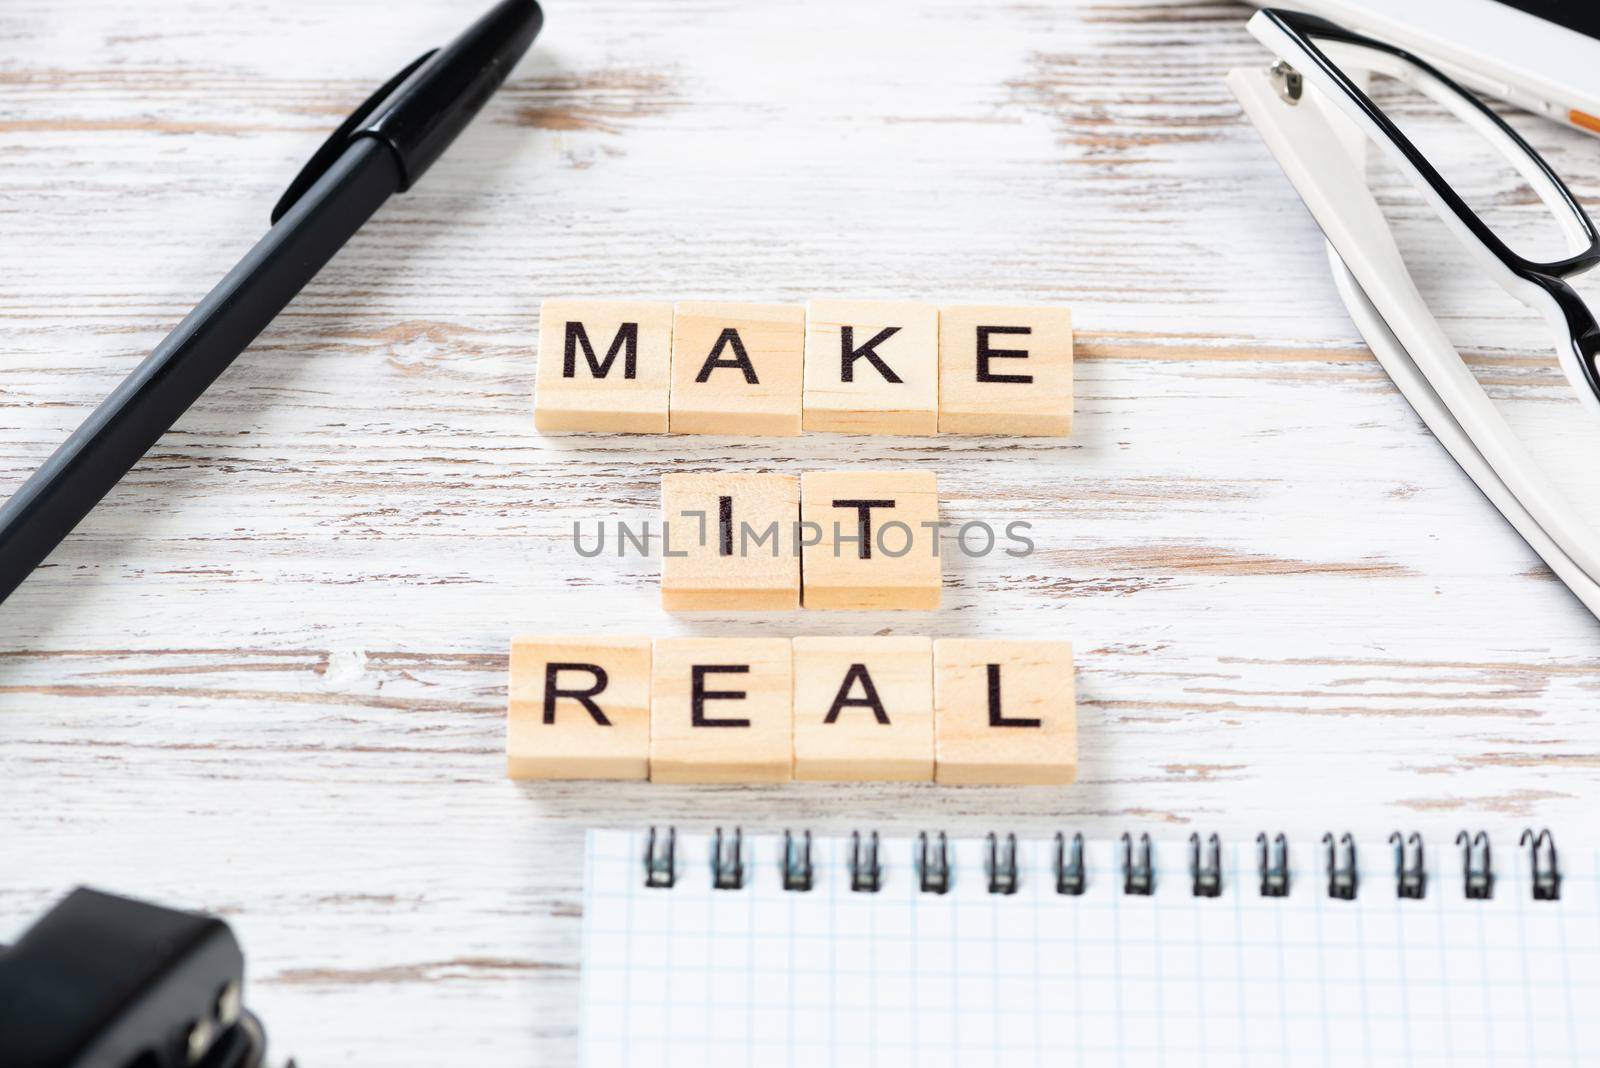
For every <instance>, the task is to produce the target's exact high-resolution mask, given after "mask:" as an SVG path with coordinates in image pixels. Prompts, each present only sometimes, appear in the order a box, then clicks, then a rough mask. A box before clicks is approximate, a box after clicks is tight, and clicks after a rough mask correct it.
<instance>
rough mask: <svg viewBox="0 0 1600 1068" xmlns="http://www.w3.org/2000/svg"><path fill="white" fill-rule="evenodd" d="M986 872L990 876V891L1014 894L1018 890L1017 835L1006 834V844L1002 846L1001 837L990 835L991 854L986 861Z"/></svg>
mask: <svg viewBox="0 0 1600 1068" xmlns="http://www.w3.org/2000/svg"><path fill="white" fill-rule="evenodd" d="M983 867H984V872H985V874H987V875H988V876H989V893H991V894H1014V893H1016V892H1017V883H1018V881H1019V880H1018V879H1017V836H1016V835H1014V834H1008V835H1006V845H1005V848H1004V849H1001V848H1000V841H999V839H998V838H997V837H996V836H995V835H994V834H993V833H992V832H991V833H990V835H989V855H988V857H987V858H986V859H985V861H984V865H983Z"/></svg>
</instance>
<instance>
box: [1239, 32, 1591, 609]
mask: <svg viewBox="0 0 1600 1068" xmlns="http://www.w3.org/2000/svg"><path fill="white" fill-rule="evenodd" d="M1249 29H1250V32H1251V33H1252V34H1253V35H1254V36H1255V37H1256V38H1257V39H1258V40H1260V41H1261V42H1262V43H1263V44H1264V45H1266V46H1267V47H1268V48H1269V49H1271V51H1272V52H1273V53H1274V54H1275V55H1276V57H1277V58H1276V62H1274V63H1273V64H1272V65H1271V67H1270V68H1268V69H1267V70H1266V71H1259V70H1258V71H1244V70H1236V71H1231V72H1230V73H1229V75H1228V84H1229V86H1230V87H1231V88H1232V89H1233V91H1234V94H1235V95H1236V96H1237V97H1238V98H1239V100H1240V102H1241V103H1242V104H1243V105H1244V108H1245V111H1246V113H1247V114H1248V115H1249V117H1250V119H1251V121H1252V122H1253V123H1254V124H1255V126H1256V128H1257V130H1258V131H1259V132H1260V133H1261V135H1262V138H1263V140H1265V141H1266V143H1267V146H1268V148H1269V149H1271V151H1272V153H1273V155H1274V156H1275V157H1276V158H1277V160H1278V162H1279V164H1280V165H1281V166H1282V167H1283V170H1284V173H1285V174H1286V175H1287V176H1288V177H1289V179H1290V181H1291V182H1292V183H1293V185H1294V187H1295V189H1296V191H1297V192H1299V194H1300V196H1301V199H1302V200H1304V201H1305V203H1306V206H1307V208H1309V209H1310V211H1311V214H1312V216H1313V217H1314V218H1315V219H1316V221H1317V223H1318V225H1319V226H1320V227H1321V228H1322V231H1323V233H1324V235H1325V236H1326V237H1327V240H1328V246H1329V261H1330V265H1331V266H1332V267H1333V269H1334V277H1335V282H1336V284H1337V285H1338V288H1339V290H1340V293H1341V295H1342V296H1343V297H1344V299H1345V303H1346V305H1347V307H1348V308H1349V309H1350V313H1351V316H1352V318H1353V319H1354V320H1355V322H1356V324H1357V326H1358V327H1359V328H1360V329H1361V331H1362V334H1363V335H1364V336H1365V337H1366V338H1367V341H1368V343H1369V345H1370V346H1371V348H1372V350H1373V352H1374V354H1375V355H1377V357H1378V359H1379V360H1380V362H1382V363H1383V366H1384V368H1385V370H1387V371H1388V372H1389V375H1390V377H1391V378H1392V379H1393V380H1394V382H1395V383H1396V385H1397V386H1398V387H1399V388H1400V391H1401V392H1402V394H1404V396H1405V397H1406V399H1407V400H1408V401H1409V402H1410V403H1411V405H1412V407H1413V408H1414V409H1416V411H1417V413H1418V414H1419V415H1421V416H1422V418H1423V420H1424V421H1425V422H1427V424H1428V426H1429V428H1430V429H1431V430H1433V432H1434V434H1435V436H1437V437H1438V438H1439V440H1440V442H1441V443H1442V444H1444V445H1445V447H1446V448H1447V449H1448V450H1449V451H1450V453H1451V455H1452V456H1453V457H1454V458H1455V459H1456V460H1457V462H1458V463H1460V464H1461V466H1462V468H1463V470H1465V471H1466V472H1467V473H1468V474H1469V475H1470V476H1471V477H1472V478H1473V480H1474V481H1475V482H1477V484H1478V486H1479V487H1480V488H1481V489H1482V490H1483V492H1484V493H1485V495H1486V496H1488V497H1489V499H1490V500H1491V501H1493V502H1494V504H1495V505H1496V506H1497V507H1498V508H1499V509H1500V511H1501V512H1502V513H1503V514H1504V515H1505V516H1506V518H1507V519H1508V520H1509V521H1510V522H1511V523H1512V525H1513V526H1515V527H1516V529H1517V531H1518V532H1519V533H1520V534H1522V536H1523V538H1524V539H1525V540H1526V541H1527V542H1528V544H1529V545H1530V546H1532V547H1533V548H1534V549H1535V551H1537V552H1538V553H1539V554H1540V556H1542V557H1543V558H1544V559H1545V561H1546V562H1547V563H1548V564H1549V565H1550V567H1551V569H1552V570H1553V571H1555V572H1556V574H1557V575H1558V576H1560V577H1561V578H1562V580H1563V581H1565V582H1566V584H1567V585H1568V586H1569V587H1570V588H1571V589H1572V590H1573V592H1574V593H1575V594H1577V596H1578V597H1579V599H1580V600H1582V601H1583V602H1584V604H1585V605H1587V606H1588V607H1589V609H1590V610H1591V611H1592V612H1594V613H1595V614H1596V615H1597V616H1600V539H1597V537H1596V533H1595V531H1594V530H1593V529H1592V528H1590V526H1589V525H1588V524H1587V523H1586V522H1584V520H1583V519H1582V518H1581V517H1580V516H1579V515H1578V514H1577V513H1576V512H1575V510H1574V509H1573V508H1572V506H1571V504H1570V502H1568V501H1567V500H1565V499H1564V498H1563V497H1562V495H1561V494H1559V493H1557V492H1556V491H1555V490H1554V488H1553V487H1552V486H1551V485H1550V483H1549V481H1548V480H1547V479H1546V478H1545V476H1544V475H1543V473H1542V472H1541V470H1540V469H1539V467H1538V466H1537V465H1536V464H1535V463H1534V462H1533V459H1532V458H1531V457H1530V456H1529V455H1528V453H1527V451H1526V449H1525V448H1524V447H1523V445H1522V444H1521V442H1520V441H1519V440H1518V439H1517V437H1516V435H1514V434H1513V433H1512V432H1511V430H1510V428H1509V427H1508V426H1507V424H1506V422H1505V420H1504V418H1503V417H1502V416H1501V415H1500V413H1499V411H1498V410H1497V409H1496V408H1495V406H1494V404H1493V403H1492V402H1491V401H1490V400H1489V398H1488V397H1487V396H1486V395H1485V394H1484V392H1483V389H1482V387H1481V386H1479V384H1478V382H1477V380H1476V378H1474V376H1473V374H1472V372H1471V371H1470V370H1469V369H1468V368H1467V366H1466V364H1465V363H1464V361H1462V359H1461V356H1460V353H1459V352H1457V350H1456V349H1455V346H1454V345H1453V344H1451V342H1450V340H1449V338H1448V337H1446V335H1445V333H1444V331H1443V330H1442V328H1441V327H1440V326H1439V323H1438V320H1437V319H1436V318H1435V317H1434V316H1433V314H1432V312H1431V311H1430V310H1429V308H1428V304H1427V302H1426V301H1425V300H1424V299H1423V297H1422V294H1421V293H1420V292H1419V291H1418V289H1417V287H1416V283H1415V281H1414V279H1413V277H1412V274H1411V272H1410V270H1409V269H1408V267H1407V264H1406V261H1405V258H1404V257H1403V256H1402V255H1401V252H1400V249H1399V247H1398V245H1397V243H1396V241H1395V236H1394V233H1393V231H1392V230H1391V228H1390V225H1389V222H1388V219H1387V218H1386V216H1385V215H1384V212H1383V211H1382V210H1381V209H1380V207H1379V206H1378V203H1377V200H1376V198H1375V197H1374V195H1373V193H1372V191H1371V189H1370V188H1369V187H1368V185H1367V178H1366V168H1365V157H1366V152H1367V149H1368V148H1369V147H1371V146H1376V147H1377V149H1378V150H1379V152H1381V153H1382V155H1383V156H1384V157H1385V158H1386V159H1387V160H1388V161H1389V162H1390V163H1391V164H1392V165H1393V166H1394V167H1395V168H1396V169H1397V170H1398V171H1399V172H1400V173H1401V174H1403V175H1404V176H1405V177H1406V179H1408V180H1409V182H1410V183H1411V184H1412V185H1414V186H1415V187H1416V189H1417V190H1418V191H1419V192H1420V194H1421V195H1422V196H1423V198H1424V199H1425V200H1426V201H1427V202H1428V203H1429V204H1430V205H1431V207H1432V209H1433V211H1434V213H1435V214H1437V215H1438V217H1439V219H1440V220H1441V221H1442V222H1443V223H1444V224H1445V226H1446V228H1447V229H1449V230H1450V231H1451V233H1452V234H1454V236H1455V238H1456V239H1457V240H1458V241H1459V242H1460V243H1461V245H1462V247H1463V248H1464V249H1465V250H1466V252H1467V254H1468V259H1469V260H1470V261H1471V262H1472V264H1473V265H1474V267H1475V268H1476V269H1477V270H1479V271H1481V272H1483V273H1486V274H1488V275H1489V276H1490V277H1492V278H1493V279H1494V280H1495V281H1496V282H1497V283H1498V284H1499V286H1500V287H1501V288H1503V289H1505V290H1506V291H1507V292H1508V293H1510V294H1511V295H1512V296H1513V297H1514V298H1516V299H1517V300H1519V301H1521V302H1522V303H1523V304H1525V305H1528V306H1529V307H1531V308H1533V309H1534V310H1535V311H1537V312H1538V313H1540V315H1541V316H1542V317H1543V318H1544V319H1545V321H1546V322H1547V323H1548V325H1549V327H1550V328H1551V330H1552V332H1553V333H1554V334H1555V335H1556V343H1555V349H1556V354H1557V357H1558V358H1559V360H1560V362H1561V366H1562V370H1563V371H1564V372H1565V374H1566V377H1567V380H1568V381H1569V382H1570V383H1571V384H1572V386H1573V388H1574V389H1575V390H1576V391H1577V394H1578V397H1579V400H1580V402H1581V404H1582V407H1583V408H1584V409H1586V411H1587V412H1588V413H1590V414H1595V415H1600V369H1597V366H1596V359H1597V354H1600V326H1597V325H1596V321H1595V317H1594V315H1593V313H1592V312H1590V310H1589V308H1588V306H1587V305H1586V304H1585V303H1584V301H1583V300H1582V298H1581V297H1580V296H1579V295H1578V294H1577V292H1576V291H1575V290H1573V288H1572V287H1571V286H1570V285H1569V284H1568V283H1567V281H1566V279H1568V278H1570V277H1572V276H1574V275H1576V274H1579V273H1581V272H1583V271H1585V270H1587V269H1589V268H1591V267H1593V266H1595V265H1596V264H1597V263H1600V234H1597V233H1596V230H1595V226H1594V224H1593V222H1591V221H1590V219H1589V216H1588V214H1587V213H1586V212H1585V211H1584V210H1583V207H1582V206H1581V205H1580V204H1579V203H1578V201H1577V200H1576V198H1575V197H1573V195H1572V192H1571V191H1570V190H1569V189H1568V188H1567V187H1566V185H1565V183H1563V182H1562V181H1561V179H1560V178H1559V177H1558V176H1557V175H1556V173H1555V172H1554V171H1553V170H1552V169H1551V167H1550V166H1549V164H1548V163H1546V162H1545V161H1544V160H1543V159H1542V158H1541V157H1540V156H1539V154H1538V153H1537V152H1535V151H1534V150H1533V148H1531V147H1530V146H1529V145H1528V144H1527V142H1526V141H1524V140H1523V139H1522V138H1521V137H1520V136H1519V135H1518V134H1517V133H1516V131H1515V130H1513V129H1512V128H1511V127H1510V126H1509V125H1507V124H1506V123H1505V122H1504V121H1503V120H1502V119H1501V118H1500V117H1499V116H1498V115H1496V114H1495V113H1494V112H1493V111H1491V110H1490V109H1489V108H1488V107H1486V106H1485V105H1484V104H1482V103H1480V102H1479V101H1478V99H1477V98H1476V97H1474V96H1472V95H1471V94H1470V93H1468V92H1467V91H1466V90H1465V89H1463V88H1462V87H1461V86H1459V85H1457V84H1456V83H1455V82H1454V81H1452V80H1451V79H1450V78H1449V77H1448V76H1446V75H1445V74H1443V73H1441V72H1440V71H1439V70H1437V69H1436V68H1435V67H1433V66H1432V65H1431V64H1429V63H1428V62H1427V61H1426V60H1423V59H1421V58H1419V57H1417V56H1415V55H1412V54H1411V53H1409V52H1407V51H1405V50H1403V49H1400V48H1397V47H1394V46H1392V45H1389V44H1386V43H1384V42H1381V41H1377V40H1373V39H1372V38H1369V37H1364V36H1361V35H1358V34H1354V33H1350V32H1348V31H1346V30H1344V29H1342V28H1341V27H1339V26H1337V25H1335V24H1334V23H1331V22H1328V21H1327V20H1325V19H1321V18H1317V17H1314V16H1309V15H1304V14H1299V13H1296V12H1287V11H1281V10H1277V9H1271V8H1268V9H1263V10H1261V11H1259V12H1257V13H1256V14H1255V15H1254V16H1253V17H1252V18H1251V20H1250V23H1249ZM1352 75H1353V76H1354V77H1353V76H1352ZM1371 75H1382V76H1384V77H1388V78H1392V79H1394V80H1395V81H1397V82H1399V83H1401V84H1403V85H1405V86H1407V87H1409V88H1410V89H1412V90H1414V91H1416V92H1419V93H1421V94H1423V95H1424V96H1425V97H1427V98H1429V99H1430V100H1432V101H1433V102H1434V103H1436V104H1438V105H1440V106H1441V107H1443V108H1444V109H1445V110H1447V111H1448V112H1450V113H1451V114H1452V115H1454V116H1455V117H1456V118H1457V119H1459V120H1462V121H1464V122H1465V123H1467V124H1468V125H1469V126H1471V127H1472V129H1473V130H1475V131H1476V132H1477V134H1478V135H1479V136H1480V137H1481V138H1483V139H1484V140H1485V141H1487V142H1488V144H1489V145H1490V146H1492V148H1493V149H1494V150H1495V152H1496V153H1497V154H1498V156H1500V157H1503V158H1504V160H1505V162H1506V163H1508V164H1509V165H1510V166H1511V167H1512V168H1514V169H1515V171H1516V173H1517V174H1518V175H1520V176H1521V178H1522V180H1523V181H1525V182H1526V183H1527V184H1528V185H1529V186H1530V187H1531V188H1532V189H1533V190H1534V192H1535V193H1536V194H1537V195H1538V198H1539V200H1540V202H1542V204H1543V205H1544V207H1545V209H1548V211H1549V212H1550V213H1551V214H1552V216H1553V217H1554V220H1555V222H1556V225H1557V228H1558V230H1559V232H1560V234H1561V238H1562V242H1563V245H1564V247H1565V254H1564V255H1562V256H1560V257H1558V258H1553V259H1540V258H1534V257H1529V256H1526V255H1523V254H1521V253H1519V252H1517V251H1516V250H1514V249H1513V248H1512V247H1511V246H1510V245H1508V244H1507V242H1506V241H1505V240H1503V239H1502V237H1501V235H1500V234H1498V233H1497V232H1496V230H1495V228H1494V227H1493V226H1492V225H1491V224H1490V222H1489V221H1487V220H1486V219H1485V218H1484V217H1483V216H1481V215H1480V214H1479V213H1478V212H1476V211H1474V210H1473V209H1472V208H1471V207H1470V206H1469V205H1468V203H1467V201H1466V200H1465V199H1464V198H1463V196H1462V195H1461V193H1460V192H1459V191H1458V190H1457V189H1455V188H1453V187H1452V186H1451V184H1450V183H1449V182H1447V181H1446V180H1445V178H1444V177H1443V176H1442V175H1441V173H1440V171H1439V170H1438V168H1436V167H1435V166H1434V164H1433V163H1431V162H1430V161H1429V160H1428V158H1427V157H1426V156H1425V155H1424V154H1423V152H1422V151H1420V150H1419V149H1418V148H1417V146H1416V145H1415V144H1414V143H1413V142H1412V140H1411V139H1410V138H1409V137H1407V136H1406V135H1405V134H1404V133H1403V132H1402V131H1401V130H1400V128H1399V126H1398V125H1397V124H1396V123H1395V122H1394V121H1393V119H1392V117H1391V116H1390V115H1388V114H1386V113H1385V112H1384V110H1383V109H1382V108H1381V107H1379V106H1378V105H1377V104H1375V103H1374V102H1373V100H1372V98H1371V97H1369V96H1368V95H1367V93H1366V92H1365V91H1364V90H1363V89H1362V87H1361V85H1359V84H1357V79H1358V78H1359V79H1360V80H1361V81H1363V82H1365V81H1366V80H1368V78H1370V76H1371Z"/></svg>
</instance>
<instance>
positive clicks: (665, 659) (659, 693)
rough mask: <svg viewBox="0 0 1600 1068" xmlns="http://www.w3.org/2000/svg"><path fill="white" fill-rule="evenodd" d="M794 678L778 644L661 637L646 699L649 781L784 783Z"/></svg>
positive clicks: (790, 756) (789, 762)
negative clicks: (647, 706) (648, 737)
mask: <svg viewBox="0 0 1600 1068" xmlns="http://www.w3.org/2000/svg"><path fill="white" fill-rule="evenodd" d="M792 680H793V672H792V669H791V648H790V643H789V642H788V641H787V640H785V639H783V638H662V639H658V640H657V641H656V644H655V661H654V681H653V683H652V685H651V694H650V778H651V780H652V781H654V782H788V781H789V779H790V778H791V769H792V766H793V762H794V750H793V733H794V732H793V726H794V708H793V686H792Z"/></svg>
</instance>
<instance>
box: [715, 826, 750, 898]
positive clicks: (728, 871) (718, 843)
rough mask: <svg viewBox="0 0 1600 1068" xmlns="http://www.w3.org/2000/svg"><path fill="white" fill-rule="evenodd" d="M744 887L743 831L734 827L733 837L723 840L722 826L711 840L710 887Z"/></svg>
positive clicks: (717, 888)
mask: <svg viewBox="0 0 1600 1068" xmlns="http://www.w3.org/2000/svg"><path fill="white" fill-rule="evenodd" d="M743 887H744V833H743V832H742V831H740V830H739V828H737V827H735V828H734V829H733V837H732V838H730V839H728V840H726V841H724V840H723V837H722V828H721V827H718V828H717V833H716V835H715V837H713V838H712V840H711V888H712V889H713V890H739V889H742V888H743Z"/></svg>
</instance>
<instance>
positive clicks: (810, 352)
mask: <svg viewBox="0 0 1600 1068" xmlns="http://www.w3.org/2000/svg"><path fill="white" fill-rule="evenodd" d="M804 407H805V411H804V416H803V421H804V424H805V429H807V430H824V431H826V430H832V431H837V432H838V433H841V434H907V435H915V434H921V435H931V434H937V433H938V432H939V309H938V308H937V307H935V306H934V305H932V304H917V303H911V302H907V301H879V300H814V301H812V302H811V303H810V304H809V305H807V306H806V388H805V400H804Z"/></svg>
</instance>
